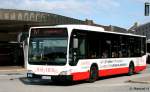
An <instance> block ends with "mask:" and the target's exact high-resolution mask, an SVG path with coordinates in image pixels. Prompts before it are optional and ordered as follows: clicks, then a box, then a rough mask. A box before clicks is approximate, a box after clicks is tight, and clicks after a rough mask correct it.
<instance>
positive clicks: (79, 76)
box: [72, 72, 90, 81]
mask: <svg viewBox="0 0 150 92" xmlns="http://www.w3.org/2000/svg"><path fill="white" fill-rule="evenodd" d="M89 75H90V73H89V72H76V73H72V76H73V80H74V81H78V80H85V79H89Z"/></svg>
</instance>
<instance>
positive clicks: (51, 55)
mask: <svg viewBox="0 0 150 92" xmlns="http://www.w3.org/2000/svg"><path fill="white" fill-rule="evenodd" d="M36 30H37V29H36ZM38 30H39V29H38ZM52 30H54V33H53V32H52ZM61 30H62V29H61ZM34 31H35V29H34ZM34 31H33V33H32V30H31V36H30V41H29V64H33V65H65V64H66V62H67V60H66V54H67V33H66V32H65V33H66V34H65V33H61V32H56V31H59V30H56V29H51V30H50V29H48V30H43V29H42V30H39V31H45V32H46V31H49V32H46V34H43V32H42V33H40V32H39V33H36V32H34ZM50 31H51V32H50ZM63 31H66V30H63ZM34 33H36V34H34Z"/></svg>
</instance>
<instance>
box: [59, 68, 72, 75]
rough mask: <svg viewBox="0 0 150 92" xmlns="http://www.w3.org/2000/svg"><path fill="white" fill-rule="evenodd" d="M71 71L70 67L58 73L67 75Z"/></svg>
mask: <svg viewBox="0 0 150 92" xmlns="http://www.w3.org/2000/svg"><path fill="white" fill-rule="evenodd" d="M70 73H71V69H70V70H68V71H62V72H60V73H59V75H69V74H70Z"/></svg>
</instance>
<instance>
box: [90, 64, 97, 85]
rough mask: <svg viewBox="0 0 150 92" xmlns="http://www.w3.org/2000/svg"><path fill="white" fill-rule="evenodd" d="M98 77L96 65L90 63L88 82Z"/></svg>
mask: <svg viewBox="0 0 150 92" xmlns="http://www.w3.org/2000/svg"><path fill="white" fill-rule="evenodd" d="M97 79H98V67H97V66H96V65H92V66H91V68H90V75H89V79H88V82H89V83H93V82H95V81H96V80H97Z"/></svg>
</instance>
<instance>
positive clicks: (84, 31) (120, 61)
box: [27, 25, 146, 82]
mask: <svg viewBox="0 0 150 92" xmlns="http://www.w3.org/2000/svg"><path fill="white" fill-rule="evenodd" d="M27 60H28V61H27V70H28V73H27V77H28V78H41V79H50V80H72V81H78V80H88V81H89V82H94V81H96V79H97V78H98V77H103V76H110V75H116V74H124V73H126V74H129V75H132V74H134V73H137V72H140V71H142V70H144V69H145V68H146V37H145V36H140V35H134V34H129V33H118V32H110V31H105V30H104V29H103V28H101V27H95V26H88V25H57V26H45V27H32V28H30V31H29V38H28V59H27Z"/></svg>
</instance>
